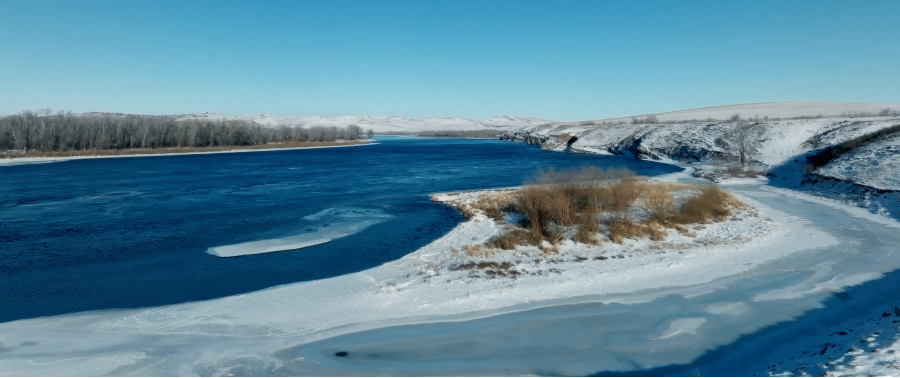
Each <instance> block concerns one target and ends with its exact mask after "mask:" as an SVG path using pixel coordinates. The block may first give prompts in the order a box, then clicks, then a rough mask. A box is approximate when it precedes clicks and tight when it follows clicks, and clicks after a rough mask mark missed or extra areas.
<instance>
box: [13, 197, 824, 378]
mask: <svg viewBox="0 0 900 378" xmlns="http://www.w3.org/2000/svg"><path fill="white" fill-rule="evenodd" d="M478 194H479V193H478V192H466V193H456V194H445V195H439V196H438V197H439V198H440V199H442V200H454V199H457V200H458V199H464V200H465V199H467V198H468V199H471V198H474V196H477V195H478ZM744 200H745V201H747V202H748V203H750V204H752V205H754V206H756V208H757V209H758V210H759V211H760V213H759V215H758V216H753V215H751V214H750V213H739V214H737V215H736V216H735V217H732V218H731V219H729V220H727V221H724V222H722V223H717V224H710V225H705V227H703V228H702V229H697V230H695V232H696V234H697V236H696V238H687V237H685V236H683V235H680V234H678V233H676V232H674V231H673V232H670V235H669V238H668V240H667V241H665V242H651V241H650V240H647V239H641V240H627V241H626V243H625V244H624V245H618V244H614V243H610V242H607V243H605V244H604V245H603V246H601V247H593V246H587V245H582V244H573V243H571V242H567V243H564V244H563V245H562V246H561V247H560V251H559V255H557V256H555V257H554V258H553V260H554V261H552V262H539V261H534V258H535V256H536V255H537V254H538V253H540V252H539V251H538V250H537V248H536V247H527V248H526V247H519V249H517V250H516V251H508V252H499V253H498V254H497V256H496V259H498V261H510V262H513V263H515V264H516V268H517V269H520V270H521V271H522V272H523V273H524V274H523V275H521V276H520V277H519V278H516V279H512V278H486V277H477V278H473V277H472V272H471V271H469V270H456V271H454V270H451V269H450V268H452V267H453V266H456V265H457V264H460V263H463V262H466V261H470V260H471V259H470V258H468V257H466V256H465V255H464V254H461V253H453V252H452V250H454V249H456V250H462V249H463V247H464V246H465V245H468V244H477V243H482V242H484V241H486V240H487V239H488V238H490V237H492V236H494V235H496V234H497V233H498V232H499V230H500V228H501V225H500V224H497V223H496V222H495V221H493V220H492V219H490V218H488V217H486V216H485V215H483V214H480V213H479V214H477V215H476V216H475V217H474V218H472V219H471V220H469V221H466V222H464V223H462V224H460V225H459V226H457V227H456V228H454V229H453V230H452V231H451V232H450V233H448V234H447V235H445V236H443V237H441V238H440V239H438V240H436V241H434V242H432V243H430V244H428V245H427V246H425V247H422V248H421V249H419V250H418V251H416V252H414V253H411V254H409V255H407V256H405V257H403V258H401V259H399V260H396V261H392V262H389V263H385V264H383V265H381V266H379V267H376V268H373V269H369V270H366V271H362V272H359V273H354V274H348V275H344V276H339V277H334V278H329V279H324V280H318V281H310V282H301V283H296V284H290V285H284V286H279V287H275V288H271V289H267V290H263V291H260V292H255V293H250V294H244V295H236V296H232V297H226V298H221V299H216V300H210V301H203V302H192V303H185V304H179V305H172V306H163V307H159V308H151V309H141V310H125V311H101V312H92V313H83V314H73V315H63V316H55V317H49V318H39V319H26V320H20V321H14V322H9V323H4V324H0V343H2V345H4V346H6V345H13V346H17V347H14V348H12V349H11V350H9V351H7V352H5V353H4V354H3V355H2V356H0V375H56V374H63V375H82V374H88V375H104V374H137V375H198V374H199V375H209V374H215V375H222V374H233V373H234V372H233V371H232V372H231V373H229V366H231V365H235V366H244V367H246V366H247V365H248V364H250V365H253V366H256V367H258V368H259V369H263V370H258V371H257V370H251V371H250V372H249V373H247V374H251V375H259V374H263V373H266V372H267V371H270V370H266V369H274V368H277V367H279V366H282V364H284V363H285V362H284V361H280V360H277V359H275V358H273V357H272V354H271V353H273V352H274V351H276V350H279V349H282V348H285V347H289V346H291V345H296V344H299V343H304V342H310V341H314V340H319V339H323V338H327V337H332V336H336V335H340V334H345V333H348V332H353V331H360V330H365V329H372V328H378V327H383V326H386V325H390V324H410V323H416V322H417V320H416V319H418V318H421V317H424V316H444V317H445V316H449V315H454V314H456V315H459V317H458V319H465V318H467V317H469V318H471V317H480V316H485V315H483V314H482V315H478V314H479V312H484V311H488V310H492V311H496V310H501V309H502V308H504V307H508V306H512V305H521V304H527V303H535V304H536V305H538V306H539V305H540V303H542V301H547V300H559V299H566V298H574V297H578V296H583V295H597V294H608V293H629V292H635V291H639V290H645V289H651V288H661V287H672V286H685V285H692V284H697V283H702V282H708V281H711V280H714V279H716V278H719V277H725V276H728V275H733V274H735V273H738V272H741V271H744V270H748V269H752V267H754V266H756V265H758V264H761V263H763V262H765V261H768V260H771V259H775V258H778V257H781V256H784V255H786V254H790V253H792V252H794V251H797V250H801V249H804V248H810V247H823V246H828V245H832V244H834V243H836V242H837V241H836V240H835V239H833V238H831V237H830V236H829V235H828V234H826V233H823V232H820V231H817V230H811V229H805V228H803V227H801V226H800V225H799V224H797V223H794V222H792V221H790V220H789V219H788V216H787V215H786V214H783V213H782V212H780V211H778V210H776V209H772V208H769V207H767V206H764V205H762V204H760V203H758V202H756V201H752V200H749V199H744ZM769 217H771V218H769ZM798 238H800V239H802V240H803V241H804V243H803V247H800V246H794V247H792V246H790V244H792V243H789V242H788V241H795V240H797V239H798ZM776 246H779V247H777V248H775V247H776ZM599 257H603V258H605V259H604V260H600V259H598V258H599ZM476 260H477V259H476ZM698 272H703V274H697V273H698ZM610 300H611V301H613V302H615V301H616V300H615V299H610ZM623 301H625V302H626V303H627V302H628V301H629V300H628V299H623ZM466 314H471V315H466ZM702 324H703V320H701V319H685V320H682V321H676V322H673V324H672V325H671V326H670V328H671V330H670V331H669V332H664V333H663V334H661V335H660V337H664V338H672V337H675V336H676V335H677V334H690V333H691V332H693V331H694V329H696V328H697V327H700V326H701V325H702ZM173 348H174V349H173ZM295 360H297V359H295ZM300 360H302V359H300ZM291 363H299V362H296V361H293V362H291ZM230 364H231V365H230ZM209 369H212V370H209ZM216 369H218V370H216Z"/></svg>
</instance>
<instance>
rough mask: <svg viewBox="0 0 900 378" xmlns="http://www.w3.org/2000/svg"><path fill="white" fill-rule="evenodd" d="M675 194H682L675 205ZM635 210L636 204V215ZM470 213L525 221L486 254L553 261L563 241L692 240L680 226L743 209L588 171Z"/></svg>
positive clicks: (540, 182)
mask: <svg viewBox="0 0 900 378" xmlns="http://www.w3.org/2000/svg"><path fill="white" fill-rule="evenodd" d="M674 192H680V200H676V198H675V197H674V196H673V193H674ZM685 197H686V198H685ZM636 203H639V205H640V206H638V207H637V208H636V207H635V206H636V205H635V204H636ZM473 207H474V208H476V209H479V210H481V211H483V212H484V213H485V214H486V215H488V216H489V217H491V218H493V219H495V220H497V221H502V220H503V219H504V213H509V212H516V213H520V214H522V215H524V220H523V222H522V223H521V226H522V228H510V229H509V230H507V231H506V232H504V233H503V234H501V235H498V236H495V237H493V238H491V239H490V240H488V241H487V242H486V243H484V247H486V248H487V249H489V250H490V249H503V250H511V249H515V248H516V247H517V246H525V245H534V246H539V247H541V250H542V251H543V252H544V253H545V254H552V253H555V251H556V245H557V244H558V243H560V242H561V241H563V240H565V239H566V238H567V237H566V236H565V235H571V238H572V240H574V241H576V242H578V243H583V244H591V245H600V244H601V238H600V237H601V236H602V233H603V231H605V232H606V235H605V236H606V237H608V238H609V240H611V241H613V242H614V243H623V242H624V241H625V239H628V238H641V237H648V238H650V239H651V240H654V241H664V240H665V239H666V237H667V235H668V229H675V230H677V231H678V232H680V233H681V234H683V235H686V236H692V235H695V234H693V233H692V232H691V231H690V230H689V229H688V228H687V227H686V225H691V224H695V225H696V224H703V223H708V222H719V221H722V220H724V219H725V218H727V217H728V216H729V215H731V211H732V209H735V208H743V207H744V205H743V204H742V203H741V202H740V201H738V200H737V199H736V198H734V197H733V196H731V195H730V194H728V193H727V192H725V191H723V190H721V189H719V188H718V187H716V186H713V185H709V186H702V187H700V186H691V185H681V184H669V183H651V182H646V181H644V180H641V179H639V178H637V177H636V176H634V174H633V173H631V172H630V171H627V170H603V169H600V168H596V167H586V168H582V169H580V170H577V171H554V170H552V169H550V170H548V171H544V172H540V173H539V174H538V175H537V177H536V179H535V180H534V181H533V182H532V183H529V184H527V185H525V186H524V187H523V188H522V189H520V190H519V191H518V192H516V193H501V194H492V195H488V196H485V197H482V198H481V199H479V200H478V201H476V202H475V204H473ZM635 209H643V210H644V212H645V213H646V216H641V217H638V218H641V219H633V218H635V215H633V213H634V210H635ZM545 241H546V243H545ZM547 244H550V246H549V247H548V246H547ZM470 248H471V250H470ZM466 250H467V254H468V255H469V256H473V257H475V256H484V255H485V254H486V252H484V251H481V250H480V249H476V248H475V246H472V247H469V246H467V247H466Z"/></svg>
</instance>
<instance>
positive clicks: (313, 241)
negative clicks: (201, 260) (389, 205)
mask: <svg viewBox="0 0 900 378" xmlns="http://www.w3.org/2000/svg"><path fill="white" fill-rule="evenodd" d="M393 217H394V216H393V215H389V214H385V213H384V212H381V211H378V210H374V209H362V208H330V209H325V210H322V211H320V212H318V213H316V214H313V215H308V216H305V217H303V219H306V220H308V221H313V222H315V223H313V224H312V225H309V226H307V227H304V232H303V233H300V234H297V235H291V236H286V237H281V238H276V239H267V240H257V241H251V242H245V243H240V244H231V245H224V246H219V247H213V248H210V249H209V250H208V252H209V254H211V255H214V256H219V257H235V256H245V255H255V254H260V253H269V252H279V251H289V250H293V249H301V248H306V247H312V246H314V245H319V244H324V243H328V242H330V241H332V240H334V239H337V238H342V237H344V236H347V235H352V234H355V233H357V232H360V231H362V229H364V228H366V227H369V226H371V225H374V224H378V223H381V222H384V221H386V220H388V219H390V218H393Z"/></svg>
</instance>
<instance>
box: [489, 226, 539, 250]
mask: <svg viewBox="0 0 900 378" xmlns="http://www.w3.org/2000/svg"><path fill="white" fill-rule="evenodd" d="M540 243H541V240H538V239H536V238H535V235H534V233H533V232H529V231H526V230H522V229H516V230H513V231H511V232H507V233H505V234H501V235H499V236H495V237H493V238H491V239H490V240H488V241H487V242H486V243H485V244H484V246H485V247H488V248H498V249H505V250H510V249H516V246H520V245H537V244H540Z"/></svg>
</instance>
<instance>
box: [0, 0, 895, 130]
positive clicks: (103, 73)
mask: <svg viewBox="0 0 900 378" xmlns="http://www.w3.org/2000/svg"><path fill="white" fill-rule="evenodd" d="M898 15H900V1H898V0H885V1H874V0H873V1H849V0H847V1H822V0H817V1H761V0H753V1H726V0H715V1H669V0H664V1H649V0H633V1H601V0H586V1H559V0H554V1H549V0H548V1H526V0H516V1H487V0H484V1H462V0H454V1H446V2H444V1H437V0H417V1H375V0H366V1H362V0H361V1H339V0H327V1H300V0H295V1H226V0H214V1H185V0H177V1H164V0H153V1H130V0H126V1H123V0H113V1H90V0H79V1H71V0H61V1H43V0H24V1H13V0H0V114H11V113H16V112H19V111H21V110H24V109H37V108H51V109H54V110H59V109H66V110H72V111H75V112H83V111H108V112H122V113H143V114H180V113H189V112H221V113H228V114H259V113H268V114H277V115H282V116H309V115H323V116H334V115H350V114H365V115H380V116H390V115H398V116H404V117H411V118H420V117H429V116H455V117H466V118H473V119H482V118H487V117H490V116H494V115H501V114H514V115H524V116H531V117H537V118H544V119H550V120H560V121H569V120H583V119H598V118H608V117H613V116H626V115H633V114H641V113H650V112H659V111H669V110H679V109H685V108H693V107H701V106H711V105H721V104H730V103H743V102H760V101H781V100H832V101H863V102H894V103H898V102H900V24H898V22H897V20H898V18H897V17H898Z"/></svg>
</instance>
